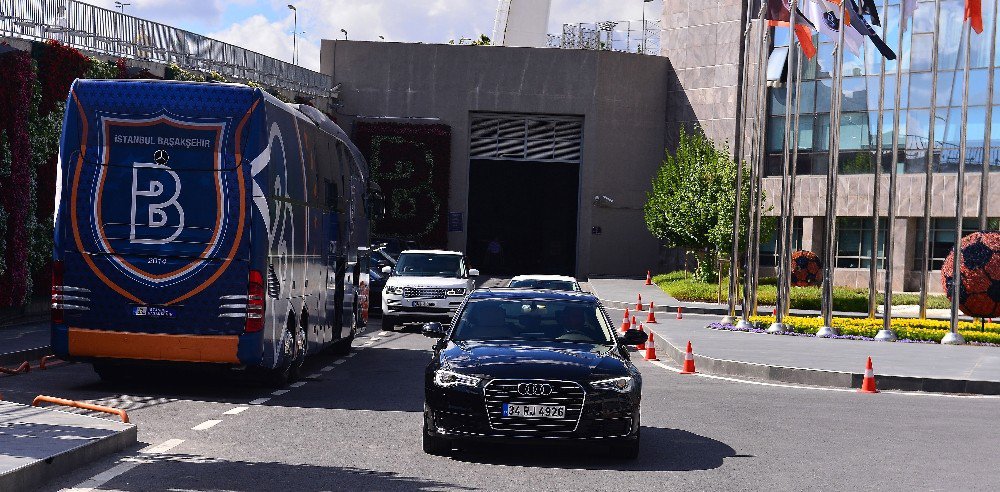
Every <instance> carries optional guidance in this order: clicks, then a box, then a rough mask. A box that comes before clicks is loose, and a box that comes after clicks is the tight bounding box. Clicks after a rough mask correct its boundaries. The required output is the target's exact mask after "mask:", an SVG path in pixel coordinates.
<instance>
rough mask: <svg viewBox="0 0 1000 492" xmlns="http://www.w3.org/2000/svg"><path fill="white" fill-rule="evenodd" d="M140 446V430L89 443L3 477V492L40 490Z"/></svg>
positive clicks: (25, 466) (121, 432) (1, 481)
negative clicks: (71, 473)
mask: <svg viewBox="0 0 1000 492" xmlns="http://www.w3.org/2000/svg"><path fill="white" fill-rule="evenodd" d="M138 442H139V439H138V431H137V427H136V426H134V425H132V426H130V427H129V428H128V429H125V430H123V431H120V432H116V433H114V434H112V435H110V436H105V437H102V438H100V439H98V440H96V441H91V442H88V443H87V444H83V445H81V446H77V447H75V448H73V449H70V450H67V451H63V452H62V453H59V454H57V455H55V456H49V457H47V458H44V459H38V460H37V461H35V462H33V463H29V464H27V465H24V466H22V467H20V468H16V469H14V470H11V471H9V472H7V473H5V474H2V475H0V490H37V489H38V488H39V487H40V486H41V485H44V484H45V483H46V482H48V481H49V480H51V479H53V478H56V477H60V476H65V475H66V474H68V473H70V472H72V471H73V470H75V469H77V468H80V467H81V466H83V465H85V464H87V463H90V462H92V461H96V460H98V459H100V458H103V457H105V456H107V455H109V454H114V453H117V452H120V451H123V450H125V449H127V448H129V447H131V446H134V445H135V444H136V443H138Z"/></svg>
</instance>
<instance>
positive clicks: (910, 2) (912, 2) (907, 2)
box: [899, 0, 920, 26]
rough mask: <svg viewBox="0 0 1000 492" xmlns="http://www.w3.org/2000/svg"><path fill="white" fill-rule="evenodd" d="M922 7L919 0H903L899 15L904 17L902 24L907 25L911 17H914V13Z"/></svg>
mask: <svg viewBox="0 0 1000 492" xmlns="http://www.w3.org/2000/svg"><path fill="white" fill-rule="evenodd" d="M918 8H920V4H919V3H917V0H903V5H902V6H901V7H900V11H899V15H900V17H902V25H904V26H905V25H906V24H907V22H909V21H910V19H912V18H913V13H914V12H916V11H917V9H918Z"/></svg>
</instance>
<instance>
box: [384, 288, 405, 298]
mask: <svg viewBox="0 0 1000 492" xmlns="http://www.w3.org/2000/svg"><path fill="white" fill-rule="evenodd" d="M385 293H386V294H391V295H394V296H401V295H403V288H402V287H399V286H393V285H387V286H385Z"/></svg>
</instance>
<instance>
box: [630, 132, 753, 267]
mask: <svg viewBox="0 0 1000 492" xmlns="http://www.w3.org/2000/svg"><path fill="white" fill-rule="evenodd" d="M736 172H737V168H736V163H735V162H734V161H733V158H732V157H731V156H730V155H729V152H728V150H727V149H725V148H723V147H718V146H716V145H715V143H713V142H712V141H711V140H710V139H709V138H708V137H706V136H705V133H704V132H703V131H702V130H701V129H700V128H695V130H694V131H693V132H688V131H687V130H685V129H684V128H682V129H681V133H680V143H679V144H678V146H677V151H676V152H675V153H674V154H670V152H669V151H668V152H667V153H666V159H665V160H664V161H663V165H662V166H660V169H659V171H657V173H656V176H655V177H654V178H653V191H651V192H649V193H648V194H647V200H646V206H645V216H646V227H647V228H648V229H649V232H651V233H652V234H653V235H654V236H656V237H657V238H659V239H660V240H661V241H663V242H664V244H665V245H666V246H667V247H669V248H684V249H686V250H688V251H691V252H693V253H694V254H695V257H696V258H697V261H698V265H697V267H696V269H695V272H694V277H695V278H696V279H698V280H701V281H704V282H714V281H715V280H717V278H718V277H717V275H718V272H717V269H716V260H717V258H718V256H719V253H720V252H722V253H726V254H728V252H729V251H731V249H732V245H733V239H732V234H733V208H734V207H735V206H736ZM741 193H742V198H741V207H740V209H741V210H740V237H746V230H747V226H748V217H749V212H750V203H749V201H750V200H749V198H750V179H749V176H748V175H747V174H744V179H743V189H742V190H741ZM765 226H768V227H765ZM770 226H771V224H765V225H764V226H762V227H764V228H765V229H767V228H770ZM761 237H768V235H767V234H765V233H762V234H761Z"/></svg>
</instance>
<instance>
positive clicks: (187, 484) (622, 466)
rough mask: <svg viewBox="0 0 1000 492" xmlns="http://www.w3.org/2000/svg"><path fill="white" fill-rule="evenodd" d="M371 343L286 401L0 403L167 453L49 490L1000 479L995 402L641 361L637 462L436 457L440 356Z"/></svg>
mask: <svg viewBox="0 0 1000 492" xmlns="http://www.w3.org/2000/svg"><path fill="white" fill-rule="evenodd" d="M372 328H373V330H370V331H369V332H368V334H367V335H368V336H367V337H366V338H362V339H359V340H358V341H357V342H356V345H357V346H359V347H360V346H366V348H363V349H361V350H358V351H357V352H356V353H355V355H352V356H349V357H346V358H344V357H339V358H338V357H325V356H324V357H320V358H318V359H316V360H313V361H312V362H310V363H309V364H308V366H307V372H306V374H313V377H311V378H308V379H305V380H304V381H303V382H304V384H301V385H297V386H298V387H289V388H285V389H286V390H288V391H287V392H286V393H282V394H279V395H273V394H271V392H272V391H274V390H273V389H269V388H263V387H260V386H255V385H252V384H247V383H245V382H242V381H240V380H234V379H233V378H231V377H225V376H212V377H206V376H203V375H197V374H184V373H177V374H173V373H171V374H166V375H161V376H160V377H158V378H153V379H150V380H143V381H142V382H141V383H130V384H121V385H110V384H105V383H102V382H100V381H99V380H98V378H97V376H96V375H95V374H94V373H93V372H92V371H91V370H90V368H89V366H86V365H79V364H75V365H67V366H63V367H59V368H56V369H52V370H49V371H44V372H42V371H36V372H32V373H30V374H26V375H20V376H15V377H3V378H0V391H2V392H3V394H4V396H5V398H6V399H7V400H10V401H16V402H22V403H27V402H30V400H31V398H32V397H34V396H35V395H37V394H40V393H42V394H49V395H53V396H60V397H66V398H72V399H85V400H91V401H96V402H99V403H104V404H109V405H112V406H119V407H124V408H126V409H128V410H129V415H130V417H131V419H132V421H133V422H135V423H137V424H138V426H139V440H140V441H141V442H142V443H143V444H142V445H141V446H140V447H142V446H150V445H152V446H157V449H158V450H159V451H160V452H159V453H157V454H149V453H146V454H144V455H142V456H141V458H139V459H137V458H136V456H139V454H138V453H137V451H138V450H139V448H138V447H137V448H136V449H133V450H130V451H129V452H127V453H123V454H119V455H116V456H113V457H109V458H106V459H104V460H101V461H99V462H96V463H94V464H92V465H91V466H88V467H85V468H82V469H80V470H78V471H77V472H75V473H73V474H71V475H68V476H64V477H57V478H56V479H54V480H53V481H52V482H51V483H50V485H51V487H50V489H51V490H58V489H61V488H69V487H77V486H81V487H83V488H87V487H93V486H99V490H122V491H149V490H168V489H169V490H296V491H299V490H302V491H312V490H478V489H483V490H531V491H536V490H686V489H727V490H733V489H738V490H763V489H766V490H803V489H848V488H853V489H881V490H901V489H945V488H947V489H958V490H972V489H983V490H985V489H992V488H993V487H994V486H995V484H996V482H997V480H998V478H1000V472H997V471H996V470H997V469H996V467H995V466H993V464H992V462H993V461H994V458H995V457H996V456H997V455H998V454H1000V439H998V437H1000V431H997V430H996V429H997V428H996V425H995V424H994V419H995V417H996V414H997V409H998V408H1000V400H997V399H987V398H951V397H943V396H926V395H908V394H890V393H882V394H879V395H860V394H856V393H853V392H845V391H823V390H817V389H807V388H801V387H783V386H771V385H762V384H748V383H745V382H734V381H727V380H722V379H713V378H709V377H701V376H684V375H679V374H676V373H675V372H673V371H671V370H669V368H667V367H662V366H658V365H653V364H651V363H649V362H646V361H640V360H639V358H638V357H635V359H636V363H637V365H638V367H639V368H640V370H641V371H642V374H643V378H644V384H645V386H644V395H643V396H644V400H643V411H642V419H643V429H642V449H641V455H640V457H639V459H638V460H635V461H625V460H619V459H614V458H611V457H609V456H608V455H607V453H606V450H604V449H600V448H586V447H580V446H545V447H534V446H484V447H482V448H478V449H468V450H460V451H457V452H455V453H454V454H453V455H451V456H447V457H437V456H429V455H425V454H424V453H423V452H422V451H421V448H420V423H421V409H422V404H423V393H422V384H423V381H422V371H423V367H424V365H425V364H426V363H427V361H428V358H429V353H430V352H429V348H430V346H431V345H432V340H430V339H427V338H424V337H422V336H420V335H419V334H415V333H394V334H391V335H388V336H379V331H378V323H377V322H375V323H373V326H372ZM376 338H377V339H376ZM263 398H269V399H268V400H266V401H262V400H261V399H263ZM254 400H256V402H255V403H254V404H251V403H250V402H251V401H254ZM235 409H243V410H235ZM234 411H235V412H239V413H236V414H233V412H234ZM226 412H230V414H228V415H227V414H226ZM216 421H217V422H216ZM195 428H197V429H201V430H194V429H195ZM109 470H111V471H110V472H109ZM95 476H97V477H98V478H99V479H100V480H96V481H93V480H92V481H90V482H88V480H91V479H92V477H95ZM105 479H107V481H106V482H104V483H101V482H102V481H104V480H105Z"/></svg>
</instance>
